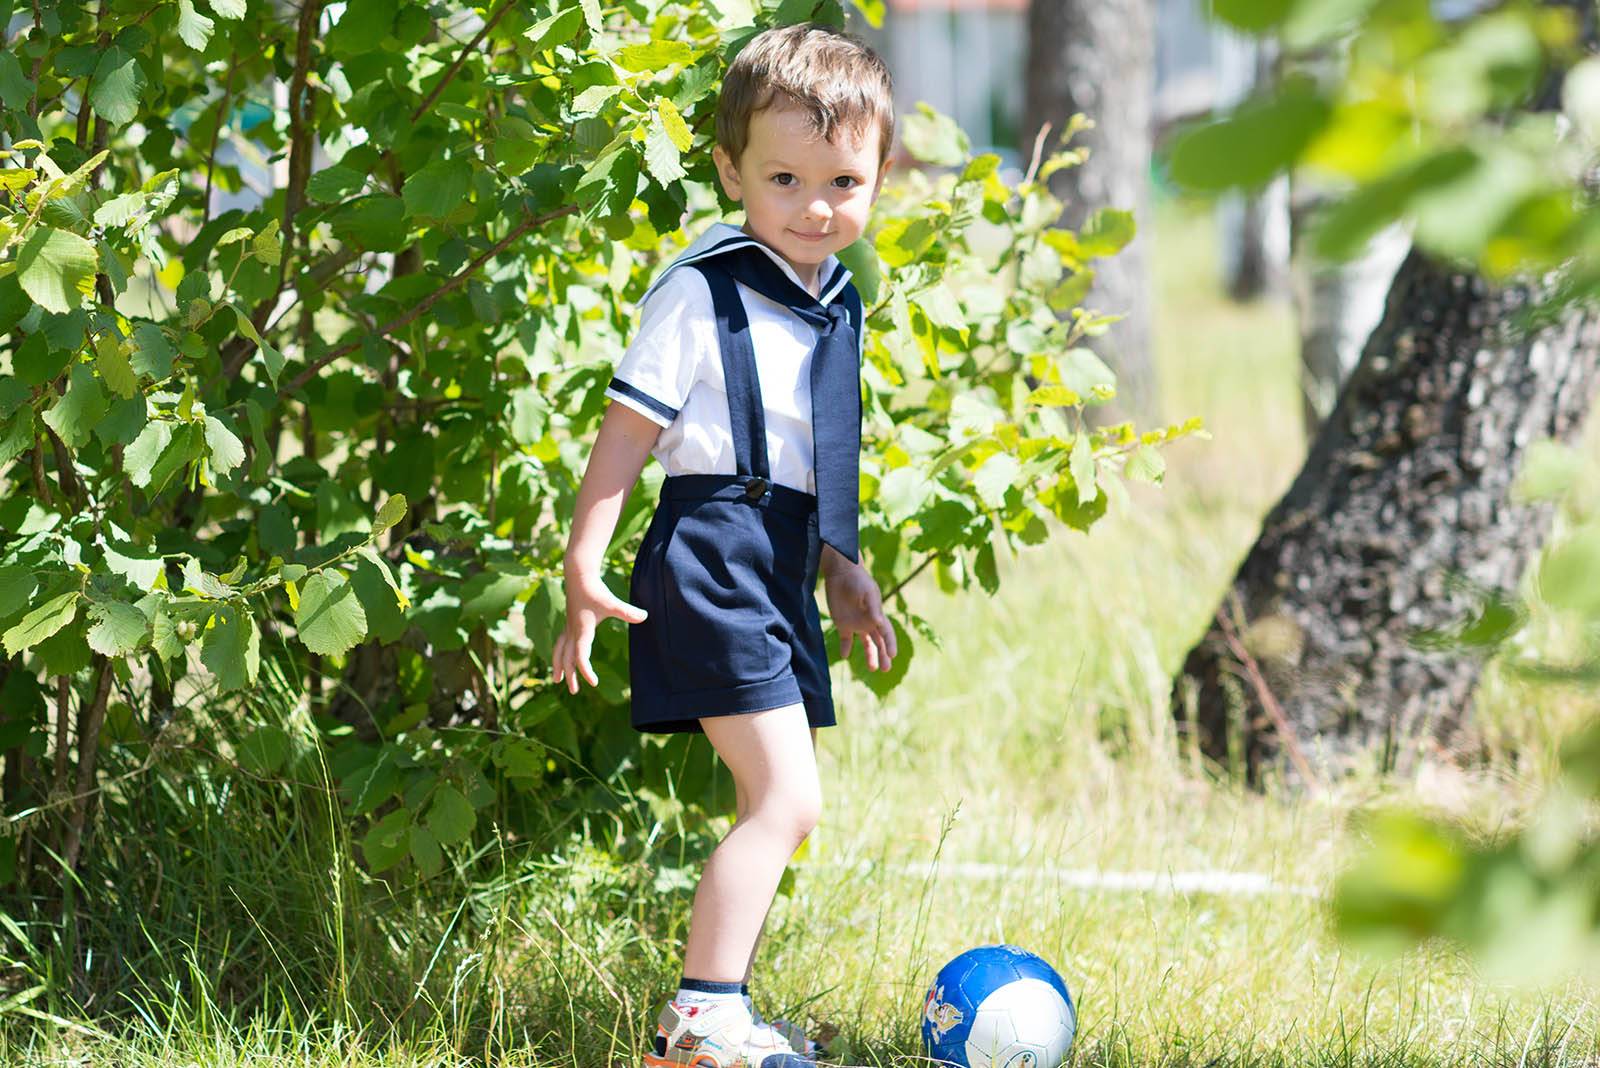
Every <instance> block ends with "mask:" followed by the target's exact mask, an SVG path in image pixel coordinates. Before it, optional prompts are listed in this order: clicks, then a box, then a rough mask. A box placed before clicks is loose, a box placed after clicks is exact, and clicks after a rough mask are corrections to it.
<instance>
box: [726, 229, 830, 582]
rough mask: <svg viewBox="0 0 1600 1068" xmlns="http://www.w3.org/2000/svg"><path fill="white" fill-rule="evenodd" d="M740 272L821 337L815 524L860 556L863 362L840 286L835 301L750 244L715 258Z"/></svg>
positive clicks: (816, 354) (815, 394)
mask: <svg viewBox="0 0 1600 1068" xmlns="http://www.w3.org/2000/svg"><path fill="white" fill-rule="evenodd" d="M716 260H717V263H719V264H720V265H721V266H723V267H724V268H726V269H727V271H728V273H729V274H731V275H732V276H733V277H734V278H735V279H737V280H738V281H740V282H742V283H744V284H745V285H747V286H749V287H750V288H751V289H753V290H755V291H756V292H757V293H759V294H761V295H762V296H763V297H766V298H767V299H768V300H771V301H775V302H776V303H779V304H784V305H787V306H788V307H789V310H790V311H792V312H794V313H795V314H796V315H798V316H799V317H800V318H801V319H803V320H804V321H805V322H807V323H810V324H811V325H812V326H815V327H816V328H817V329H818V331H819V333H820V336H819V337H818V339H817V347H816V348H815V349H813V350H812V353H811V444H812V456H813V459H812V463H813V467H814V469H815V471H816V478H817V525H818V533H819V534H820V535H821V537H822V540H823V542H825V543H826V544H828V545H831V546H833V547H834V548H835V549H837V550H838V551H839V552H840V553H842V554H844V555H845V556H847V557H849V558H850V561H851V562H852V563H857V562H859V553H858V542H857V533H858V525H859V517H858V511H859V501H860V494H861V475H860V458H861V368H860V362H859V361H860V355H859V343H858V341H857V340H856V329H855V327H853V326H852V325H850V318H849V313H848V311H847V310H846V307H845V301H844V290H845V288H846V287H843V286H841V287H840V290H839V293H838V294H836V295H835V297H834V300H833V302H832V303H830V304H826V305H824V304H822V303H820V302H819V301H818V300H817V298H816V297H813V296H812V295H811V294H810V293H808V292H806V291H805V290H804V289H803V288H801V287H800V286H799V285H797V284H796V283H795V281H794V279H792V278H790V277H789V276H788V274H786V273H785V272H784V270H783V268H781V267H779V266H778V264H777V263H776V262H774V261H773V259H772V257H771V256H769V255H767V253H766V252H764V251H762V250H761V249H759V248H754V247H752V246H750V245H744V246H741V247H739V248H734V249H730V250H729V251H727V252H725V253H723V254H721V255H720V256H718V257H717V258H716Z"/></svg>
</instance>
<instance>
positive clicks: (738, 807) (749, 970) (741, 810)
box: [733, 727, 817, 984]
mask: <svg viewBox="0 0 1600 1068" xmlns="http://www.w3.org/2000/svg"><path fill="white" fill-rule="evenodd" d="M811 751H812V752H813V753H815V752H816V751H817V728H815V727H812V728H811ZM747 803H748V802H747V801H746V799H745V796H744V788H743V787H741V786H740V785H739V780H738V779H735V780H733V809H734V813H735V815H734V821H735V822H737V821H739V820H742V819H744V814H745V809H746V805H747ZM782 878H783V877H782V876H781V875H780V876H779V879H780V880H781V879H782ZM773 896H774V897H776V896H777V895H776V893H774V895H773ZM771 915H772V906H771V905H770V904H769V905H768V906H767V912H766V915H764V916H762V917H761V930H759V931H757V932H756V944H755V945H753V946H751V947H750V960H749V962H748V963H746V964H745V966H744V980H743V981H744V982H745V983H747V984H748V983H749V982H750V977H751V975H753V974H754V973H755V968H756V953H757V951H758V950H760V948H761V936H762V935H764V934H766V933H767V917H768V916H771Z"/></svg>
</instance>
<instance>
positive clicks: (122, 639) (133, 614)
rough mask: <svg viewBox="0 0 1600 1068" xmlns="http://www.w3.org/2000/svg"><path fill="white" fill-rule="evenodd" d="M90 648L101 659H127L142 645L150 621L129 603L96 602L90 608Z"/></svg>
mask: <svg viewBox="0 0 1600 1068" xmlns="http://www.w3.org/2000/svg"><path fill="white" fill-rule="evenodd" d="M89 618H90V619H91V620H93V621H94V624H93V626H91V627H90V628H89V648H91V649H93V650H94V651H95V652H97V653H99V654H100V655H101V656H127V655H128V654H129V653H131V652H133V651H134V650H135V649H137V648H139V646H141V645H143V644H144V639H145V635H146V633H147V632H148V631H149V629H150V621H149V620H147V619H145V617H144V613H143V612H141V611H139V610H138V609H137V608H135V607H134V606H133V605H131V604H123V603H122V602H121V601H97V602H95V603H93V604H91V605H89Z"/></svg>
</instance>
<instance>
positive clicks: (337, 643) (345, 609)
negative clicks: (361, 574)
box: [294, 571, 367, 656]
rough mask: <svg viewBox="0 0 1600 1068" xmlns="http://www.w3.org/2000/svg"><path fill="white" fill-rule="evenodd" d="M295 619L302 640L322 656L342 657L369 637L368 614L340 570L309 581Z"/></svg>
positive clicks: (322, 574)
mask: <svg viewBox="0 0 1600 1068" xmlns="http://www.w3.org/2000/svg"><path fill="white" fill-rule="evenodd" d="M294 621H295V626H296V627H297V628H298V629H299V631H300V641H301V642H302V643H304V645H305V647H306V648H307V649H310V650H311V651H312V652H313V653H320V654H322V655H323V656H342V655H343V654H345V653H346V652H348V651H349V650H350V649H352V648H354V647H355V646H356V645H357V644H359V643H360V641H361V640H362V639H363V638H365V637H366V636H367V614H366V613H365V612H364V611H362V608H361V602H360V600H358V599H357V598H356V592H355V590H354V589H352V588H351V586H350V583H349V581H348V580H347V579H346V578H345V577H344V575H342V574H341V573H339V572H337V571H321V572H318V573H317V574H315V575H312V576H311V577H310V578H309V579H307V580H306V584H305V589H303V590H301V592H300V608H299V610H298V611H297V612H295V616H294Z"/></svg>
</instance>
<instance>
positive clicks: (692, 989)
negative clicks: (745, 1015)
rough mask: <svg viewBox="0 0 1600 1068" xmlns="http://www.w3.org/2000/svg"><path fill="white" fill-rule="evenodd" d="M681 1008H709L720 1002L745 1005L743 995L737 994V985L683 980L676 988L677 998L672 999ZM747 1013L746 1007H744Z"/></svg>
mask: <svg viewBox="0 0 1600 1068" xmlns="http://www.w3.org/2000/svg"><path fill="white" fill-rule="evenodd" d="M672 1000H673V1001H676V1002H677V1003H678V1004H679V1005H681V1006H689V1005H705V1006H708V1007H709V1006H711V1005H715V1004H718V1003H720V1002H725V1001H726V1002H734V1003H736V1004H741V1005H744V1004H745V1000H744V995H742V994H740V993H739V984H738V983H709V982H703V981H701V980H698V979H684V980H683V984H682V985H681V986H679V987H678V995H677V997H675V998H673V999H672ZM746 1008H747V1011H748V1006H746Z"/></svg>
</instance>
